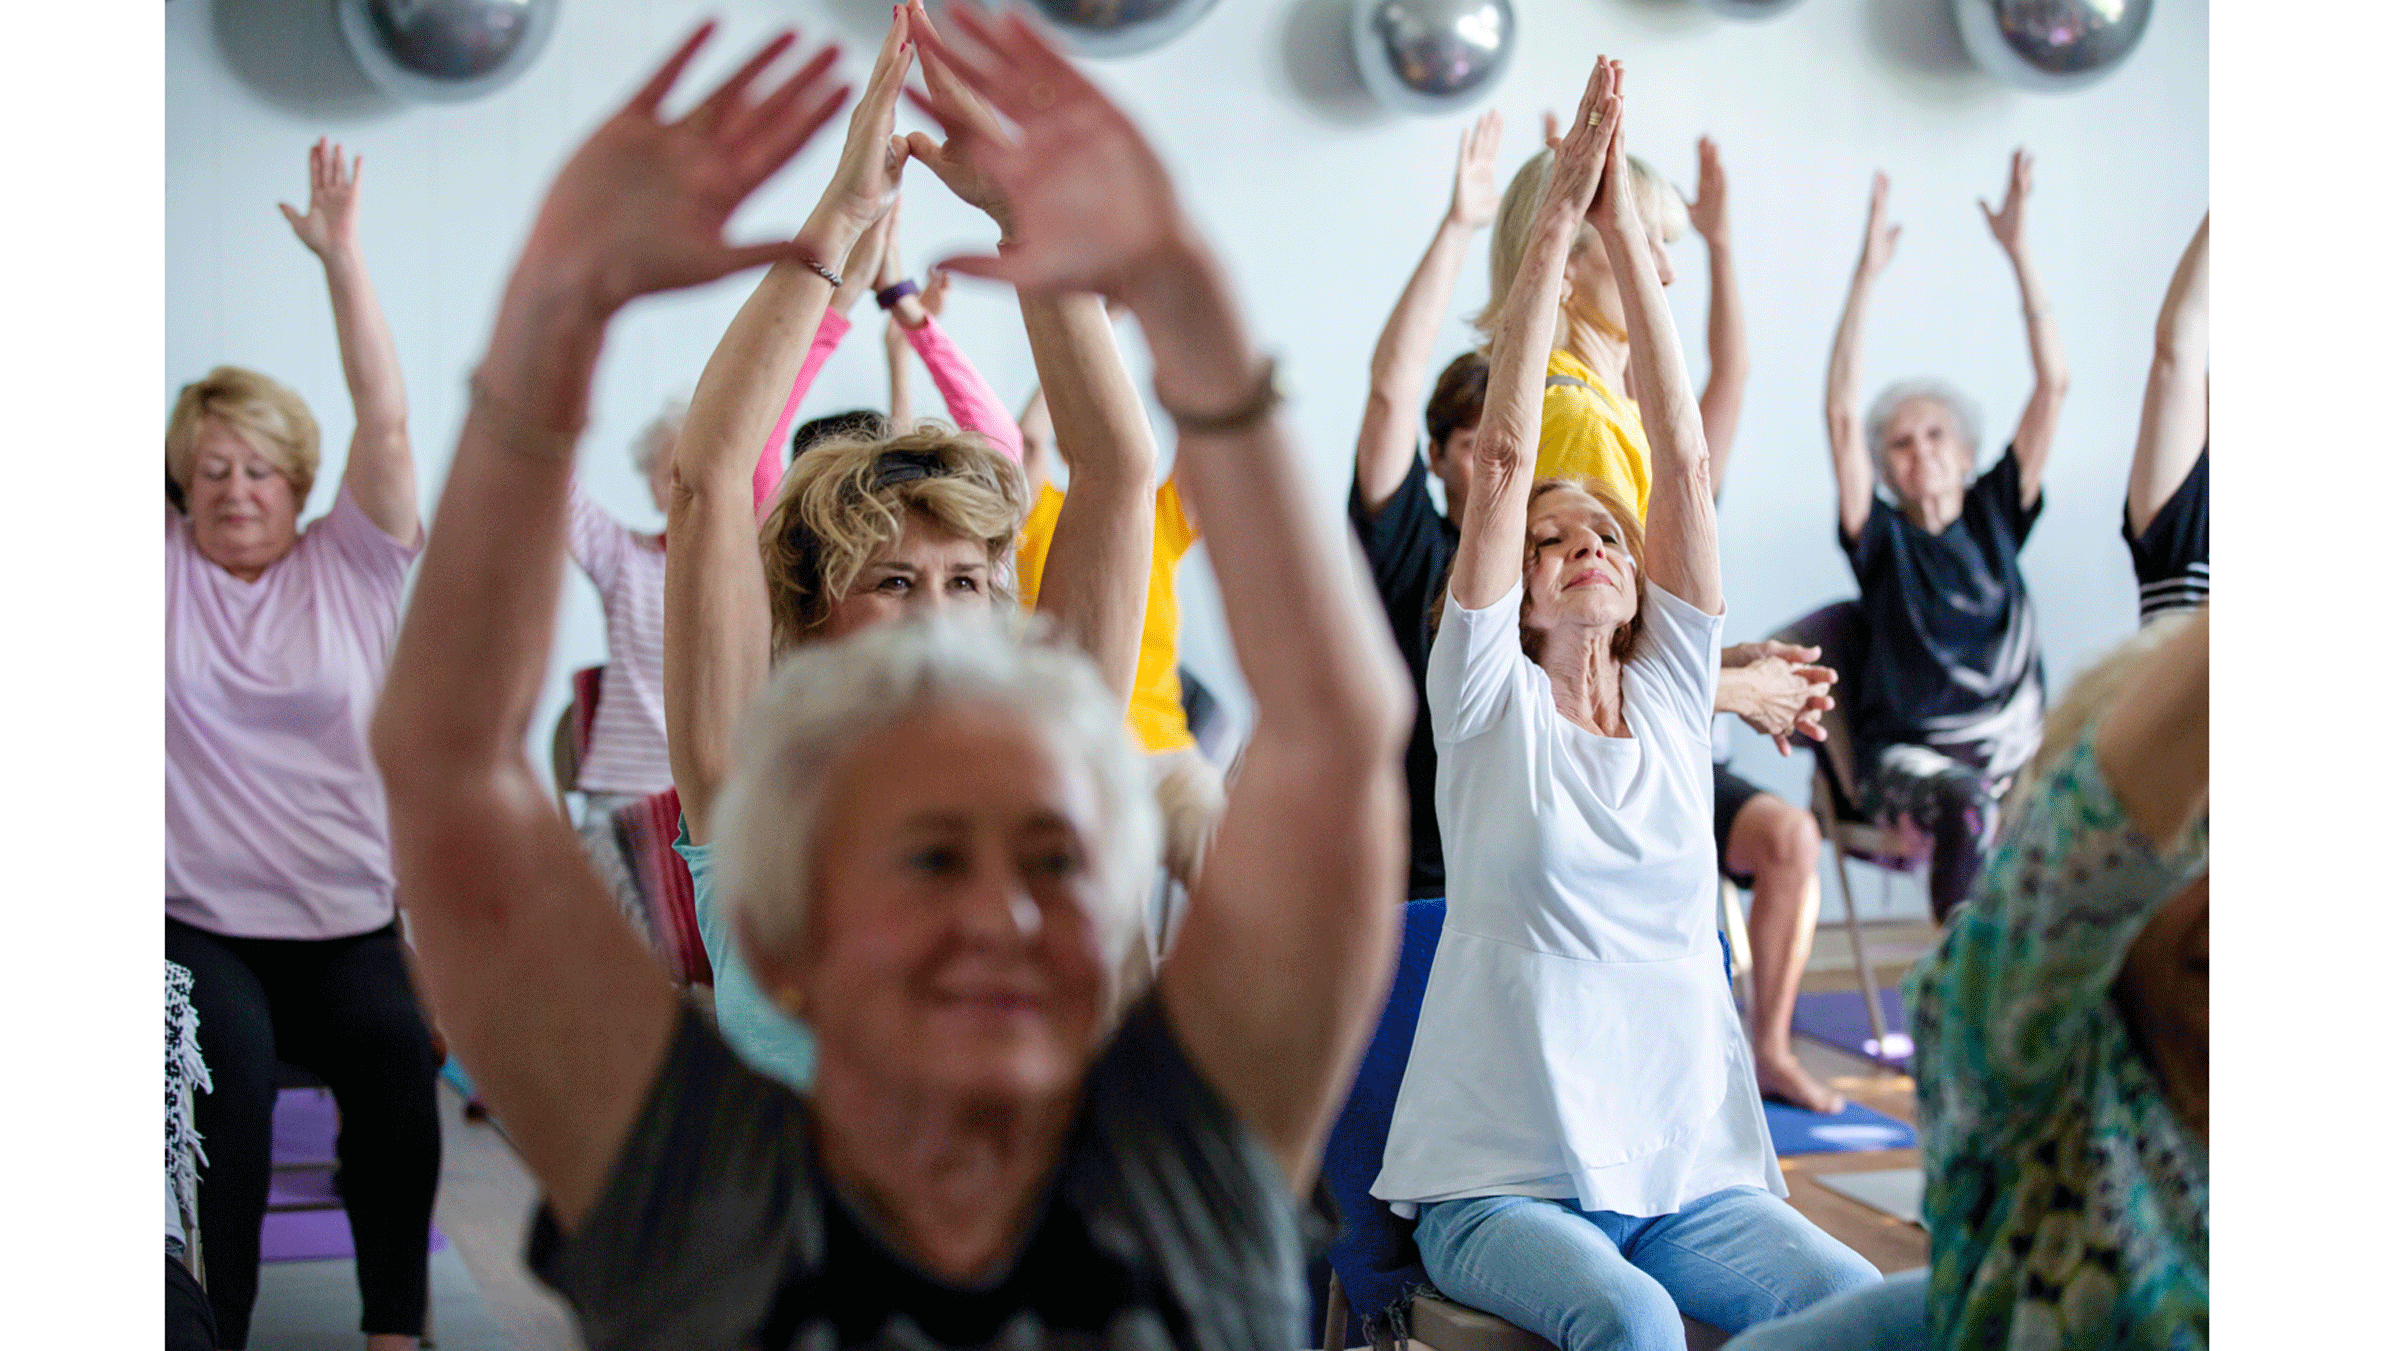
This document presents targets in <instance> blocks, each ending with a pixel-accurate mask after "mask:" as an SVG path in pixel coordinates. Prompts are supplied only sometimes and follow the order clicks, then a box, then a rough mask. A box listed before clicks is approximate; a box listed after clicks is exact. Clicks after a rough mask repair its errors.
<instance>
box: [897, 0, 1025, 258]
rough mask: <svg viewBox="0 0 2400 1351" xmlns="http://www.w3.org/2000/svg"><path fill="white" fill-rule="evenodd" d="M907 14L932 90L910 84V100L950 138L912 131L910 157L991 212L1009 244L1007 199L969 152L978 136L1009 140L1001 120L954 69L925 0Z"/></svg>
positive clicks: (973, 203)
mask: <svg viewBox="0 0 2400 1351" xmlns="http://www.w3.org/2000/svg"><path fill="white" fill-rule="evenodd" d="M907 18H908V25H909V32H910V33H911V34H912V35H913V36H914V38H915V40H916V42H917V45H918V48H919V50H920V51H922V52H923V53H924V54H925V60H924V62H923V63H922V65H923V69H924V71H925V89H926V92H927V93H928V94H930V95H931V97H930V98H928V97H925V96H923V95H920V94H918V93H917V91H916V90H914V89H911V90H909V91H908V98H909V102H911V103H914V104H916V105H917V107H918V108H920V109H921V110H923V111H924V112H925V114H926V115H927V116H929V117H931V118H933V120H934V121H936V122H939V123H941V124H942V126H943V127H944V128H945V129H946V132H947V138H946V139H944V140H940V141H936V140H935V139H933V138H932V137H931V136H928V135H926V134H925V133H924V132H921V131H912V132H910V133H909V134H908V154H909V158H911V159H914V160H916V161H918V162H919V163H921V164H923V165H924V166H925V167H926V168H928V169H931V170H933V176H934V177H936V178H938V179H940V180H942V186H943V187H946V188H948V189H950V191H951V192H952V193H953V194H955V195H956V196H957V197H958V200H960V201H962V202H965V203H966V204H967V205H969V206H971V207H974V208H975V209H976V210H978V211H981V212H982V213H983V214H985V215H987V216H989V217H991V218H992V223H993V224H995V225H997V226H999V227H1000V239H1001V242H1002V243H1006V242H1008V240H1009V239H1010V238H1012V237H1013V235H1014V233H1015V231H1014V229H1013V227H1012V225H1011V222H1010V219H1009V214H1008V198H1007V197H1006V196H1004V195H1003V194H1002V193H1001V191H1000V185H999V184H998V183H996V182H994V181H992V179H991V176H990V175H988V174H986V173H985V172H984V171H983V170H982V169H981V168H980V167H979V166H978V165H977V164H976V162H975V160H974V158H973V157H972V156H971V155H969V154H968V153H967V147H968V144H969V143H970V142H971V141H973V140H975V139H976V138H979V137H980V138H982V139H985V140H995V141H996V140H1005V139H1006V133H1005V132H1004V131H1002V130H1001V127H1000V119H999V118H997V117H994V116H993V115H992V110H991V107H990V105H988V104H986V103H985V102H984V101H983V99H982V98H981V97H980V96H978V95H977V94H976V93H975V91H974V89H972V88H970V87H969V86H968V84H967V82H966V81H965V80H962V79H960V78H959V76H958V72H957V71H956V70H954V69H952V66H951V62H952V61H953V60H955V58H954V57H952V56H951V54H950V52H949V49H948V48H946V47H944V46H943V45H942V39H941V35H940V34H939V33H938V32H936V31H935V29H934V27H933V20H932V19H931V18H929V17H928V16H927V15H926V13H925V0H909V4H908V15H907Z"/></svg>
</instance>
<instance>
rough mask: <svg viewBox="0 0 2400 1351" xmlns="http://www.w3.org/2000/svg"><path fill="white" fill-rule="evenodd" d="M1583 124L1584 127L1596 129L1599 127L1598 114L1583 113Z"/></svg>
mask: <svg viewBox="0 0 2400 1351" xmlns="http://www.w3.org/2000/svg"><path fill="white" fill-rule="evenodd" d="M1583 124H1584V125H1585V126H1587V127H1596V126H1599V125H1600V114H1598V113H1585V114H1584V115H1583Z"/></svg>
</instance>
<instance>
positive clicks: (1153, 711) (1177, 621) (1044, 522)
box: [1017, 479, 1199, 753]
mask: <svg viewBox="0 0 2400 1351" xmlns="http://www.w3.org/2000/svg"><path fill="white" fill-rule="evenodd" d="M1066 501H1067V495H1066V494H1065V493H1062V492H1060V491H1059V490H1058V489H1057V488H1056V487H1055V486H1053V485H1051V484H1047V483H1045V484H1043V485H1042V492H1041V496H1040V497H1038V498H1036V499H1035V500H1034V504H1033V513H1032V515H1030V516H1028V517H1027V518H1026V520H1025V533H1024V534H1023V535H1021V536H1019V537H1018V539H1017V598H1018V599H1019V601H1021V602H1022V603H1023V604H1024V606H1025V608H1026V609H1028V610H1030V609H1032V608H1033V605H1034V602H1035V601H1036V600H1038V599H1039V598H1040V597H1041V594H1042V569H1043V567H1044V566H1045V565H1047V564H1048V562H1049V561H1050V537H1051V536H1052V535H1053V534H1055V533H1056V532H1057V530H1058V511H1059V508H1060V507H1062V506H1065V505H1066ZM1198 538H1199V534H1198V532H1196V531H1194V530H1193V529H1192V525H1191V521H1190V520H1189V519H1188V518H1186V517H1185V516H1184V514H1183V499H1182V498H1181V497H1179V496H1177V495H1176V492H1175V481H1174V480H1173V479H1169V480H1167V481H1166V482H1165V483H1162V484H1160V485H1159V488H1158V505H1157V512H1156V514H1155V516H1154V517H1153V518H1152V527H1151V537H1150V603H1149V608H1148V610H1147V611H1146V612H1145V613H1144V614H1143V615H1142V648H1141V653H1140V655H1139V656H1138V657H1136V658H1135V660H1134V668H1133V699H1132V702H1131V704H1130V705H1129V706H1128V707H1127V709H1126V710H1125V725H1126V726H1127V727H1128V728H1130V729H1132V731H1133V736H1134V740H1136V741H1138V742H1140V743H1141V747H1142V749H1143V750H1145V751H1150V752H1153V753H1156V752H1159V751H1179V750H1182V749H1183V748H1185V747H1186V746H1191V745H1195V744H1197V743H1196V742H1194V741H1193V740H1192V730H1191V728H1190V726H1188V725H1187V724H1186V723H1185V722H1184V719H1183V681H1182V679H1181V678H1180V677H1178V676H1177V675H1176V674H1175V640H1176V637H1177V635H1178V634H1179V633H1180V632H1181V631H1182V628H1183V617H1182V615H1181V613H1180V612H1179V611H1178V610H1177V609H1176V605H1175V563H1176V561H1177V560H1178V559H1180V558H1182V557H1183V554H1184V551H1185V550H1186V549H1189V548H1191V547H1192V543H1193V541H1195V540H1197V539H1198Z"/></svg>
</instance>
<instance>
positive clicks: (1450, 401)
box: [1425, 351, 1492, 459]
mask: <svg viewBox="0 0 2400 1351" xmlns="http://www.w3.org/2000/svg"><path fill="white" fill-rule="evenodd" d="M1491 382H1492V359H1491V357H1490V356H1488V355H1487V354H1485V353H1483V352H1481V351H1473V352H1461V353H1459V354H1458V356H1457V357H1456V358H1455V359H1453V360H1452V361H1451V363H1450V364H1449V365H1447V366H1444V367H1442V373H1441V375H1440V376H1439V377H1438V378H1436V379H1435V380H1434V382H1433V397H1432V398H1430V399H1428V400H1426V401H1425V434H1426V435H1427V436H1429V437H1431V438H1433V439H1432V441H1431V442H1430V443H1429V444H1428V445H1427V447H1426V458H1427V459H1431V458H1432V457H1433V456H1434V455H1435V454H1438V453H1439V452H1440V451H1441V448H1442V447H1443V446H1445V445H1447V444H1449V441H1450V433H1452V432H1454V431H1457V430H1458V429H1459V428H1461V427H1464V426H1466V425H1467V424H1468V423H1470V422H1475V421H1478V420H1480V419H1481V418H1482V417H1483V394H1484V390H1485V389H1487V388H1488V387H1489V386H1490V385H1491Z"/></svg>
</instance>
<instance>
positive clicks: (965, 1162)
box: [809, 1055, 1080, 1284]
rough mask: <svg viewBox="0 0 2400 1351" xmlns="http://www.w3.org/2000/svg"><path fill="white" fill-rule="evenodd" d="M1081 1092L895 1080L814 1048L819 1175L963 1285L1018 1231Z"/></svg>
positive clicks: (1013, 1241)
mask: <svg viewBox="0 0 2400 1351" xmlns="http://www.w3.org/2000/svg"><path fill="white" fill-rule="evenodd" d="M1076 1087H1080V1086H1076ZM1078 1096H1079V1095H1078V1093H1077V1091H1076V1088H1073V1087H1071V1088H1070V1089H1068V1090H1067V1091H1065V1092H1063V1093H1060V1094H1056V1095H1051V1096H1047V1097H1038V1098H1025V1099H1016V1100H1008V1099H996V1098H980V1099H967V1098H959V1097H947V1096H942V1095H936V1094H926V1093H911V1092H908V1091H906V1090H904V1089H903V1090H898V1091H895V1090H893V1089H892V1088H890V1087H888V1086H887V1085H885V1084H882V1083H879V1082H877V1081H876V1080H875V1079H873V1078H871V1077H870V1076H865V1075H861V1074H858V1073H857V1072H855V1071H854V1070H852V1069H850V1068H849V1067H847V1066H844V1065H841V1064H839V1063H838V1062H836V1061H835V1060H834V1059H833V1058H831V1057H825V1056H822V1055H821V1058H820V1060H819V1062H818V1068H817V1083H816V1086H815V1088H814V1089H813V1090H812V1091H811V1093H810V1095H809V1102H810V1107H811V1108H812V1114H813V1115H814V1116H815V1118H816V1122H817V1133H818V1140H819V1146H818V1148H819V1155H820V1158H821V1160H822V1162H823V1165H824V1168H825V1171H826V1174H827V1176H828V1177H829V1178H830V1179H831V1180H832V1181H833V1182H835V1183H837V1184H839V1185H840V1186H841V1187H843V1188H844V1189H845V1190H846V1191H847V1193H848V1194H849V1195H850V1196H851V1197H852V1198H853V1199H854V1200H855V1201H857V1202H858V1203H859V1205H861V1206H862V1207H863V1208H864V1210H865V1213H864V1214H863V1215H862V1216H861V1218H862V1219H865V1220H866V1221H868V1222H869V1223H871V1224H873V1225H874V1226H875V1228H876V1229H877V1231H878V1232H879V1233H880V1234H882V1235H883V1237H884V1239H885V1241H886V1242H887V1243H889V1244H891V1246H892V1247H893V1248H894V1249H895V1250H896V1251H898V1252H900V1253H902V1254H904V1255H906V1256H907V1257H908V1258H909V1259H910V1260H911V1261H914V1262H916V1263H917V1264H919V1265H920V1266H922V1267H923V1268H924V1269H925V1270H926V1271H928V1272H930V1273H932V1274H933V1275H936V1276H939V1277H941V1278H942V1279H944V1280H948V1281H951V1282H953V1283H960V1284H972V1283H977V1282H979V1281H981V1280H983V1279H984V1278H985V1277H987V1276H989V1275H991V1274H992V1273H993V1271H994V1268H995V1267H996V1266H997V1265H999V1264H1000V1263H1003V1262H1005V1261H1007V1260H1009V1259H1010V1258H1011V1257H1012V1256H1013V1255H1014V1254H1015V1252H1016V1250H1017V1248H1018V1246H1019V1245H1020V1244H1021V1243H1022V1242H1023V1240H1024V1238H1025V1236H1026V1233H1027V1231H1028V1228H1029V1227H1030V1225H1031V1224H1032V1222H1033V1217H1034V1210H1035V1206H1036V1203H1037V1202H1038V1201H1039V1200H1040V1198H1041V1194H1042V1192H1043V1190H1044V1189H1045V1188H1046V1187H1047V1186H1048V1185H1049V1182H1050V1179H1051V1178H1052V1177H1053V1176H1054V1175H1055V1174H1056V1173H1057V1172H1058V1169H1059V1165H1060V1164H1061V1162H1062V1161H1063V1160H1064V1158H1065V1155H1066V1139H1067V1132H1068V1129H1069V1128H1070V1127H1071V1125H1072V1124H1073V1121H1074V1115H1075V1109H1076V1104H1077V1101H1078Z"/></svg>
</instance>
